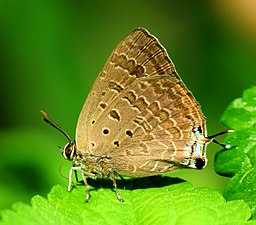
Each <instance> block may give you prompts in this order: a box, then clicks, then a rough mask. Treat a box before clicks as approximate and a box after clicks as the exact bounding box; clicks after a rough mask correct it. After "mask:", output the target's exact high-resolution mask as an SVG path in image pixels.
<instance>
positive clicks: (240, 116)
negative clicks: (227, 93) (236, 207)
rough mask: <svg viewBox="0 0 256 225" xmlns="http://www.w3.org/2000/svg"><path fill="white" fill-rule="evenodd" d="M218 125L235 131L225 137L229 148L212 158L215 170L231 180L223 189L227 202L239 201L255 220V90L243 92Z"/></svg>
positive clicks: (254, 88) (253, 88) (255, 88)
mask: <svg viewBox="0 0 256 225" xmlns="http://www.w3.org/2000/svg"><path fill="white" fill-rule="evenodd" d="M222 122H223V123H224V124H225V125H226V126H227V127H230V128H232V129H234V130H235V132H234V133H230V134H229V135H228V136H227V139H226V142H227V143H228V144H230V145H231V146H232V148H231V149H229V150H222V151H220V152H219V153H218V154H217V155H216V159H215V170H216V172H217V173H219V174H221V175H225V176H231V177H232V179H231V181H230V182H229V184H228V185H227V187H226V188H225V190H224V197H225V198H226V199H227V200H235V199H243V200H244V201H245V202H247V203H248V205H249V206H250V208H251V211H252V215H253V219H254V220H255V219H256V87H252V88H250V89H248V90H246V91H245V92H244V94H243V97H242V98H238V99H235V100H234V101H233V102H232V103H231V104H230V106H229V107H228V108H227V110H226V111H225V113H224V115H223V117H222Z"/></svg>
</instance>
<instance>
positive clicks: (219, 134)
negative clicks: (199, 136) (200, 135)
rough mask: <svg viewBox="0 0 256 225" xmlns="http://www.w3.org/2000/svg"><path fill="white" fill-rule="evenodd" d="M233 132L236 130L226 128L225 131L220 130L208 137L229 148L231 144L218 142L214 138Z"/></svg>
mask: <svg viewBox="0 0 256 225" xmlns="http://www.w3.org/2000/svg"><path fill="white" fill-rule="evenodd" d="M232 132H234V130H224V131H221V132H219V133H217V134H214V135H211V136H208V137H207V138H209V139H211V140H212V142H214V143H216V144H218V145H220V146H221V147H223V148H227V149H228V148H230V147H231V146H230V145H225V144H222V143H220V142H218V141H217V140H215V139H214V138H215V137H218V136H221V135H223V134H227V133H232Z"/></svg>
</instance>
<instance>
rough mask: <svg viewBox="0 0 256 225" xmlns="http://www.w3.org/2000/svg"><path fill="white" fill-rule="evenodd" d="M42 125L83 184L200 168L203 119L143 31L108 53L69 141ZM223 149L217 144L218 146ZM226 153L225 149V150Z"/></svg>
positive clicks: (203, 149) (203, 147)
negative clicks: (60, 143)
mask: <svg viewBox="0 0 256 225" xmlns="http://www.w3.org/2000/svg"><path fill="white" fill-rule="evenodd" d="M42 114H43V120H44V121H46V122H48V123H50V124H51V125H52V126H54V127H55V128H57V129H58V130H59V131H61V132H62V133H63V134H64V135H65V136H66V137H67V139H68V143H67V145H66V146H65V147H64V149H62V154H63V156H64V158H65V159H67V160H70V161H71V162H72V167H71V169H70V173H69V184H68V191H70V190H71V185H72V173H73V171H74V172H77V171H81V174H82V179H83V182H84V184H85V186H86V198H85V201H86V202H88V200H89V185H88V183H87V178H88V177H90V178H93V179H96V178H110V179H111V180H112V181H113V186H114V188H115V192H116V196H117V198H118V199H119V200H120V201H123V199H122V198H121V196H120V194H119V192H118V189H117V183H116V177H117V176H118V175H119V176H130V177H147V176H153V175H158V174H163V173H167V172H170V171H173V170H176V169H179V168H184V167H187V168H195V169H202V168H204V167H205V166H206V163H207V158H206V145H207V143H209V142H211V141H214V142H216V143H218V142H217V141H216V140H215V139H214V137H216V136H218V135H220V134H224V133H226V132H229V131H224V132H220V133H218V134H216V135H213V136H207V133H206V124H205V123H206V119H205V117H204V115H203V113H202V110H201V108H200V105H199V104H198V103H197V101H196V100H195V98H194V97H193V95H192V93H191V92H190V91H189V90H188V88H187V87H186V86H185V84H184V83H183V82H182V80H181V78H180V77H179V75H178V73H177V71H176V69H175V67H174V64H173V63H172V61H171V59H170V58H169V57H168V54H167V52H166V50H165V49H164V47H163V46H162V45H161V44H160V43H159V41H158V40H157V39H156V38H155V37H154V36H153V35H151V34H150V33H149V32H148V31H147V30H146V29H144V28H137V29H135V30H134V31H132V32H131V33H129V34H128V35H127V36H126V37H125V38H124V39H123V40H122V41H121V42H120V43H119V44H118V45H117V46H116V48H115V49H114V51H113V52H112V53H111V55H110V57H109V58H108V60H107V62H106V64H105V66H104V68H103V70H102V71H101V72H100V74H99V75H98V77H97V79H96V80H95V82H94V84H93V87H92V89H91V91H90V93H89V95H88V97H87V99H86V101H85V103H84V106H83V108H82V110H81V113H80V116H79V119H78V122H77V127H76V139H75V141H72V140H71V139H70V137H69V136H68V134H67V133H66V132H65V131H64V130H63V129H62V128H60V126H58V125H57V124H56V123H55V122H54V121H53V120H52V119H51V118H50V117H49V116H48V115H47V114H46V113H45V112H43V111H42ZM223 146H224V145H223ZM224 147H226V146H224Z"/></svg>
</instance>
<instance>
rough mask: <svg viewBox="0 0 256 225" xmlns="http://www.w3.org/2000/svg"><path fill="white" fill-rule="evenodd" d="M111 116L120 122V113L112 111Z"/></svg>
mask: <svg viewBox="0 0 256 225" xmlns="http://www.w3.org/2000/svg"><path fill="white" fill-rule="evenodd" d="M109 116H110V117H111V118H113V119H115V120H117V121H120V118H121V117H120V115H119V113H118V112H117V111H116V110H114V109H113V110H111V111H110V113H109Z"/></svg>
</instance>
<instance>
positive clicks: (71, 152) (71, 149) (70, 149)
mask: <svg viewBox="0 0 256 225" xmlns="http://www.w3.org/2000/svg"><path fill="white" fill-rule="evenodd" d="M61 152H62V155H63V157H64V158H65V159H67V160H70V161H72V160H73V158H74V156H76V144H75V143H74V142H69V143H67V144H66V145H65V147H64V149H61Z"/></svg>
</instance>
